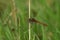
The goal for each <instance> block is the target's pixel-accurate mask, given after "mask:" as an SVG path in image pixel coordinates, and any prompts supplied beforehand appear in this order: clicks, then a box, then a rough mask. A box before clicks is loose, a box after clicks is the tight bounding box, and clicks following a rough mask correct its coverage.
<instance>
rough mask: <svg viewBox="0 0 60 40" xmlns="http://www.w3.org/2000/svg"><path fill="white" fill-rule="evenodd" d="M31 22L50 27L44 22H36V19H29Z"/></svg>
mask: <svg viewBox="0 0 60 40" xmlns="http://www.w3.org/2000/svg"><path fill="white" fill-rule="evenodd" d="M29 22H35V23H39V24H42V25H43V26H48V25H47V24H45V23H43V22H40V21H38V20H36V19H34V18H30V19H29Z"/></svg>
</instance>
